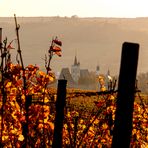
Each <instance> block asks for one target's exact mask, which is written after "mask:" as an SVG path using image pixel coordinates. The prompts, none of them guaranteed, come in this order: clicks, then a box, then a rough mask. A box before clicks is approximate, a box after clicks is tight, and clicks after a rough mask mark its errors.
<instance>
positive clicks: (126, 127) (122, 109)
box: [112, 42, 139, 148]
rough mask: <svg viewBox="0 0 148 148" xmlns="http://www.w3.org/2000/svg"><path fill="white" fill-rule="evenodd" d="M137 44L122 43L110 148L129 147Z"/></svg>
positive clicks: (137, 51) (137, 52) (137, 53)
mask: <svg viewBox="0 0 148 148" xmlns="http://www.w3.org/2000/svg"><path fill="white" fill-rule="evenodd" d="M138 55H139V44H137V43H128V42H125V43H123V46H122V56H121V65H120V74H119V83H118V95H117V109H116V116H115V125H114V130H113V141H112V148H119V147H124V148H129V147H130V138H131V135H132V124H133V122H132V120H133V108H134V94H135V82H136V73H137V65H138Z"/></svg>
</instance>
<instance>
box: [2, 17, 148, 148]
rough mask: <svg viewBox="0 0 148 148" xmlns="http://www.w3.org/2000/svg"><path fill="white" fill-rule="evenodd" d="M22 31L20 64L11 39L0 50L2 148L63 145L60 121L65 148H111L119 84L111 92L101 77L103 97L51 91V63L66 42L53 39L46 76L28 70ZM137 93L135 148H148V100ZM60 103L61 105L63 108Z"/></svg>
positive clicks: (31, 67) (34, 69) (111, 85)
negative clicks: (22, 51) (22, 53)
mask: <svg viewBox="0 0 148 148" xmlns="http://www.w3.org/2000/svg"><path fill="white" fill-rule="evenodd" d="M15 22H16V18H15ZM18 30H19V26H18V24H17V22H16V32H17V41H18V55H17V58H16V59H17V64H14V63H12V62H11V54H10V45H11V43H10V44H9V45H7V39H6V40H5V41H3V43H2V45H1V67H0V68H1V69H0V72H1V73H0V87H1V89H0V146H1V147H2V148H21V147H22V148H50V147H55V143H58V142H59V141H58V140H57V139H56V138H55V137H56V136H55V135H56V134H57V133H56V132H55V131H56V128H57V127H56V125H58V124H59V122H60V123H61V125H60V126H62V130H61V132H60V134H61V135H62V144H61V145H62V147H68V148H79V147H80V148H83V147H84V148H85V147H88V148H110V147H111V145H112V141H113V132H114V127H115V113H116V108H117V102H118V97H117V96H118V95H117V94H118V90H115V88H116V80H113V81H109V82H110V83H109V84H108V87H107V88H106V87H105V85H104V84H105V82H104V81H105V80H104V77H102V76H98V83H100V90H101V91H100V92H96V91H92V90H90V91H86V90H85V91H84V90H78V89H66V92H64V90H63V88H62V91H61V92H60V93H58V92H59V88H57V89H56V88H52V87H51V85H50V84H52V83H53V82H54V81H55V76H54V73H53V72H52V70H51V67H50V62H51V59H52V57H53V56H54V55H57V56H59V57H60V56H61V46H62V42H61V41H59V40H58V38H57V37H56V38H53V40H52V42H51V45H50V48H49V50H48V59H47V56H46V57H45V68H46V70H47V72H46V73H45V72H43V71H41V70H40V68H39V67H38V66H36V65H31V64H30V65H28V66H26V67H25V66H24V63H23V59H22V55H21V50H20V43H19V34H18ZM18 56H19V58H20V59H19V58H18ZM60 81H61V80H59V82H60ZM64 81H66V80H64ZM59 84H60V83H59ZM134 89H135V90H134V91H135V92H134V95H135V96H134V98H135V99H134V100H135V101H134V106H133V107H134V110H133V119H132V127H133V128H132V135H131V140H130V147H131V148H148V134H147V133H148V122H147V121H148V104H147V101H146V100H147V96H142V95H141V94H140V91H139V90H138V89H137V87H135V88H134ZM64 93H65V94H64ZM58 95H61V97H62V95H63V97H65V102H64V103H63V102H62V99H64V98H60V97H59V96H58ZM64 95H65V96H64ZM58 99H60V101H61V104H58ZM62 103H63V104H62ZM61 105H63V106H62V107H63V119H62V121H58V120H57V116H58V115H57V113H58V110H60V108H58V107H59V106H61ZM57 121H58V122H57Z"/></svg>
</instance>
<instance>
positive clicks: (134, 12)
mask: <svg viewBox="0 0 148 148" xmlns="http://www.w3.org/2000/svg"><path fill="white" fill-rule="evenodd" d="M14 13H15V14H16V15H17V16H69V17H70V16H72V15H78V16H79V17H146V16H148V0H0V16H12V17H13V15H14Z"/></svg>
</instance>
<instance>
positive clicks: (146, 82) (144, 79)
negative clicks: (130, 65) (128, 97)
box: [137, 72, 148, 93]
mask: <svg viewBox="0 0 148 148" xmlns="http://www.w3.org/2000/svg"><path fill="white" fill-rule="evenodd" d="M137 80H138V89H140V90H141V92H143V93H148V72H146V73H140V74H139V75H138V76H137Z"/></svg>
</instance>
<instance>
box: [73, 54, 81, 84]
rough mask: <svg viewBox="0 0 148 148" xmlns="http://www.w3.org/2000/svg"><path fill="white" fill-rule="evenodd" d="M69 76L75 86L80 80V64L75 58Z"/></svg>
mask: <svg viewBox="0 0 148 148" xmlns="http://www.w3.org/2000/svg"><path fill="white" fill-rule="evenodd" d="M71 75H72V78H73V80H74V81H75V83H76V84H78V81H79V78H80V62H78V61H77V57H76V56H75V59H74V64H73V65H72V66H71Z"/></svg>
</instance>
